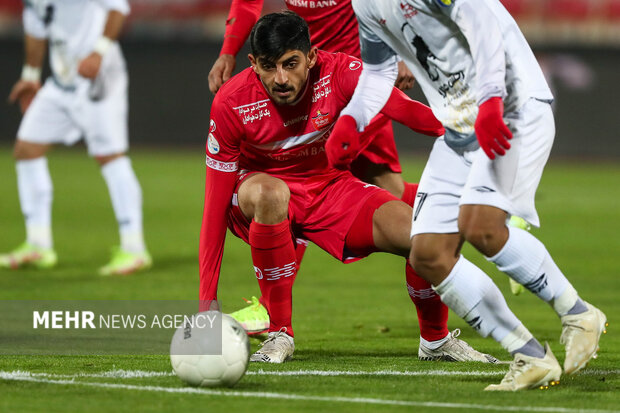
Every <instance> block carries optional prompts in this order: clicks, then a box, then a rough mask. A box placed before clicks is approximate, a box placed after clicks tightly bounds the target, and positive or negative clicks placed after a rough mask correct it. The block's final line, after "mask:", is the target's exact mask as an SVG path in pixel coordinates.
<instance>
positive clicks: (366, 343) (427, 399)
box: [0, 145, 620, 412]
mask: <svg viewBox="0 0 620 413" xmlns="http://www.w3.org/2000/svg"><path fill="white" fill-rule="evenodd" d="M197 146H198V147H200V145H197ZM132 161H133V164H134V167H135V170H136V173H137V175H138V177H139V179H140V182H141V184H142V188H143V192H144V214H145V217H144V220H145V232H146V238H147V242H148V246H149V249H150V252H151V253H152V255H153V258H154V267H153V269H152V270H150V271H148V272H145V273H141V274H137V275H133V276H129V277H117V278H102V277H99V276H97V275H96V270H97V268H98V267H99V266H101V265H103V264H104V263H106V262H107V260H108V258H109V248H110V247H111V246H113V245H115V244H117V243H118V236H117V229H116V222H115V220H114V216H113V213H112V208H111V206H110V201H109V198H108V195H107V189H106V186H105V184H104V181H103V178H102V177H101V175H100V173H99V169H98V167H97V166H96V165H95V163H94V161H93V160H91V159H89V158H88V157H87V156H86V154H85V150H84V149H83V148H73V149H60V148H59V149H56V150H54V151H53V152H52V153H50V155H49V162H50V169H51V174H52V178H53V182H54V188H55V192H54V207H53V222H54V239H55V247H56V250H57V252H58V255H59V260H60V261H59V265H58V267H57V268H55V269H53V270H50V271H46V272H44V271H35V270H22V271H6V270H0V298H1V299H3V300H39V299H41V300H43V299H88V300H133V299H149V300H151V299H152V300H156V299H157V300H160V299H163V300H171V299H175V300H179V299H183V300H191V299H195V298H197V294H198V292H197V288H198V264H197V250H198V233H199V229H200V221H201V213H202V197H203V183H204V168H205V166H204V154H203V152H202V150H201V149H198V150H196V151H195V152H189V151H186V152H182V151H169V150H167V151H164V150H145V149H137V150H134V151H133V152H132ZM403 163H404V165H403V167H404V169H405V171H406V173H405V177H406V178H408V179H409V180H410V181H417V179H418V177H419V175H420V173H421V170H422V168H423V164H424V160H423V159H421V158H415V159H413V158H412V159H406V160H404V162H403ZM0 176H1V177H2V178H0V193H1V194H2V196H1V201H0V234H1V235H0V250H2V251H6V250H10V249H12V248H14V247H15V246H17V245H18V244H19V243H21V242H22V241H23V239H24V229H23V222H22V217H21V213H20V210H19V203H18V198H17V189H16V182H15V168H14V164H13V162H12V160H11V156H10V148H9V147H3V148H0ZM618 182H620V165H618V164H613V163H594V162H587V163H584V162H576V161H573V162H568V161H554V160H552V161H551V162H550V163H549V165H548V167H547V169H546V172H545V174H544V176H543V180H542V182H541V185H540V188H539V191H538V199H537V205H538V210H539V214H540V216H541V218H542V222H543V228H541V229H537V230H534V233H535V234H536V235H537V236H538V237H539V238H540V239H541V240H542V241H543V242H545V244H546V245H547V247H548V248H549V250H550V251H551V253H552V255H553V256H554V258H555V260H556V261H557V263H558V264H559V265H560V267H561V268H562V269H563V270H564V272H565V273H566V274H567V275H568V276H569V278H570V279H571V281H572V282H573V284H574V285H575V287H576V288H577V290H578V291H579V292H580V294H581V296H582V297H583V298H585V299H587V300H589V301H591V302H592V303H594V304H596V305H597V306H599V307H600V308H601V309H602V310H603V311H605V312H606V314H607V316H608V318H609V323H610V327H609V331H608V333H607V334H606V335H605V336H603V338H602V340H601V351H600V352H599V358H598V359H596V360H593V361H592V362H591V363H590V364H589V366H588V367H587V368H586V369H585V370H584V371H583V372H582V373H581V374H578V375H576V376H574V377H565V376H563V377H562V381H561V384H560V385H559V386H556V387H552V388H550V389H548V390H532V391H527V392H518V393H515V394H497V393H487V392H483V391H482V389H483V388H484V387H485V386H486V385H487V384H489V383H492V382H498V381H499V380H500V379H501V377H502V375H503V373H504V372H505V371H506V370H507V366H506V365H494V366H487V365H481V364H476V363H459V364H457V363H434V362H430V363H429V362H420V361H418V360H417V357H416V355H417V346H418V327H417V322H416V317H415V310H414V307H413V305H412V304H411V302H410V301H409V298H408V296H407V291H406V288H405V281H404V271H403V260H402V259H399V258H397V257H394V256H389V255H385V254H375V255H373V256H371V257H369V258H367V259H365V260H362V261H361V262H358V263H354V264H350V265H343V264H341V263H339V262H337V261H336V260H334V259H333V258H331V257H329V256H328V255H327V254H325V253H324V252H322V251H320V250H319V249H318V248H317V247H316V246H310V247H309V249H308V251H307V254H306V257H305V259H304V262H303V264H302V268H301V271H300V273H299V276H298V278H297V282H296V285H295V289H294V297H295V301H294V314H293V323H294V326H295V336H296V343H295V344H296V352H295V356H294V359H293V360H292V361H291V362H288V363H285V364H283V365H275V366H273V365H256V364H252V365H251V366H250V368H249V371H248V374H247V375H246V376H245V377H244V378H243V379H242V380H241V382H239V383H238V384H237V386H235V387H234V388H233V389H219V390H215V391H213V390H203V389H193V388H188V387H186V386H184V385H183V384H182V383H181V382H180V381H179V380H178V379H177V378H176V377H175V376H173V375H171V374H170V372H171V367H170V362H169V358H168V356H166V355H153V356H144V355H142V356H131V355H127V356H0V395H1V396H0V411H3V412H56V411H85V410H88V411H90V412H109V411H134V412H136V411H149V412H152V411H162V412H164V411H198V410H197V409H201V411H224V410H226V411H230V412H233V411H235V412H236V411H239V412H242V411H249V410H250V409H256V411H263V410H264V411H270V412H280V411H283V412H284V411H285V412H296V411H355V412H366V411H368V412H370V411H372V412H375V411H382V412H383V411H431V410H432V411H463V410H467V411H489V410H491V411H544V412H554V411H557V412H573V411H603V412H608V411H614V410H615V411H618V409H619V402H620V380H619V377H618V374H619V372H620V333H618V331H619V330H618V329H617V328H618V322H617V318H618V314H619V311H620V303H619V301H618V292H619V291H618V286H620V281H619V279H618V277H619V276H620V271H619V269H620V265H619V264H618V258H619V255H618V254H619V253H620V236H619V234H620V207H618V201H620V185H619V184H618ZM465 254H466V255H467V256H468V257H469V258H470V259H471V260H472V261H474V262H475V263H476V264H478V265H480V266H481V267H482V268H483V269H485V270H486V271H487V272H488V273H489V274H490V275H491V276H492V277H493V279H494V280H495V281H496V283H497V284H498V285H499V287H500V289H501V290H502V292H503V293H504V294H505V296H506V299H507V301H508V303H509V305H510V306H511V308H512V309H513V311H514V312H515V313H516V314H517V316H518V317H519V318H520V319H521V320H522V321H523V322H524V323H525V325H526V326H528V328H529V329H530V330H531V331H532V332H533V333H534V335H535V336H536V337H537V338H538V339H539V340H541V341H549V343H550V344H551V347H552V349H553V351H554V353H555V354H556V356H557V357H558V359H559V360H560V361H562V360H563V358H564V354H563V348H562V346H561V345H560V344H559V341H558V340H559V335H560V324H559V321H558V319H557V317H556V316H555V315H554V314H553V312H552V311H551V309H550V308H548V306H547V305H546V304H544V303H542V302H540V301H539V300H537V299H536V298H535V297H534V296H533V295H531V294H530V293H527V292H526V293H524V294H522V295H521V296H518V297H515V296H512V295H511V293H510V289H509V284H508V281H507V278H506V277H505V276H504V275H502V274H500V273H498V272H497V271H496V270H495V269H494V268H493V266H491V265H490V264H489V263H487V262H486V261H485V260H484V259H483V258H482V257H481V256H480V254H478V253H476V252H475V251H474V250H472V249H471V248H466V249H465ZM220 292H221V293H220V300H221V301H222V303H223V307H224V311H233V310H236V309H237V308H239V307H240V306H242V305H243V302H242V301H241V297H249V296H251V295H257V294H258V285H257V283H256V281H255V279H254V274H253V272H252V267H251V261H250V254H249V248H248V247H247V246H246V245H245V244H243V243H242V242H240V241H239V240H237V239H235V238H234V237H229V238H228V242H227V245H226V251H225V257H224V264H223V272H222V278H221V281H220ZM1 318H2V315H1V314H0V319H1ZM449 325H450V328H461V329H462V334H461V338H464V339H465V340H467V341H468V342H470V343H471V344H472V345H473V346H475V347H476V348H477V349H479V350H481V351H484V352H488V353H491V354H493V355H495V356H497V357H499V358H500V359H503V360H506V359H508V357H507V355H506V354H505V352H504V351H503V350H502V349H501V348H500V347H499V345H498V344H496V343H495V342H494V341H493V340H492V339H490V338H489V339H483V338H481V337H479V336H478V335H477V334H476V333H475V332H474V331H472V330H471V329H470V328H469V327H468V326H467V325H466V324H465V323H464V322H463V321H461V320H460V319H459V318H458V317H456V316H455V315H454V314H451V316H450V320H449ZM0 340H2V331H1V329H0ZM257 345H258V342H256V341H252V346H253V349H255V348H256V347H257ZM18 370H19V371H24V372H31V373H33V375H32V376H31V377H32V378H33V381H15V380H10V378H11V377H13V376H12V375H11V374H12V373H11V372H15V371H18ZM123 371H124V372H125V373H123ZM127 372H130V373H131V372H133V374H134V376H137V377H130V373H127ZM286 372H289V373H286ZM291 372H297V373H296V374H295V375H293V374H292V373H291ZM380 372H383V373H380Z"/></svg>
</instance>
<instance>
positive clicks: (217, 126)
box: [207, 51, 361, 177]
mask: <svg viewBox="0 0 620 413" xmlns="http://www.w3.org/2000/svg"><path fill="white" fill-rule="evenodd" d="M360 72H361V62H360V61H359V60H357V59H354V58H352V57H350V56H348V55H345V54H342V53H337V54H331V53H326V52H323V51H319V52H318V57H317V63H316V65H315V66H314V67H313V68H312V69H311V70H310V73H309V75H308V81H307V83H306V89H305V91H304V92H301V93H303V96H302V97H301V99H300V100H299V101H298V102H297V103H296V104H295V105H277V104H275V103H274V102H273V101H272V100H271V99H270V98H269V95H268V93H267V91H266V90H265V88H264V86H263V84H262V83H261V80H260V78H259V77H258V75H256V74H255V73H254V71H253V70H252V68H248V69H245V70H244V71H242V72H241V73H239V75H237V76H235V77H234V78H233V79H231V80H230V81H229V82H227V83H226V84H225V85H224V86H223V87H222V89H221V91H220V92H218V93H217V95H216V96H215V99H214V101H213V106H212V109H211V129H212V130H211V132H210V134H209V137H208V140H207V158H208V161H207V166H209V167H211V168H214V169H220V170H229V169H228V168H233V167H232V165H233V164H236V163H238V169H248V170H251V171H260V172H266V173H270V174H287V175H295V176H299V177H303V176H314V175H317V174H322V173H326V172H327V171H329V168H328V165H327V157H326V156H325V149H324V146H325V141H326V140H327V137H328V136H329V131H330V129H331V127H332V125H333V124H334V122H335V121H336V119H337V118H338V116H339V114H340V111H341V110H342V109H343V108H344V107H345V106H346V105H347V103H348V102H349V100H350V98H351V96H352V94H353V91H354V90H355V86H356V84H357V81H358V78H359V75H360ZM222 165H227V166H225V167H223V169H222ZM229 165H231V166H229ZM233 169H237V168H236V167H234V168H233Z"/></svg>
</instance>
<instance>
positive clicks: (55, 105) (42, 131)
mask: <svg viewBox="0 0 620 413" xmlns="http://www.w3.org/2000/svg"><path fill="white" fill-rule="evenodd" d="M72 98H73V95H72V94H71V93H69V92H63V91H61V90H59V89H58V87H57V86H55V85H54V84H53V83H51V82H50V81H48V82H46V83H45V85H44V86H43V88H41V90H40V91H39V92H38V93H37V95H36V96H35V98H34V100H33V101H32V104H31V105H30V107H29V108H28V110H27V111H26V113H25V114H24V117H23V118H22V121H21V123H20V125H19V129H18V131H17V139H18V140H20V141H23V142H30V143H34V144H38V145H49V144H53V143H65V144H71V143H74V142H75V141H77V140H78V139H79V138H80V135H81V133H80V130H79V128H78V127H77V125H76V124H75V122H74V121H73V119H72V118H71V116H69V114H68V113H67V110H66V105H67V103H68V102H69V101H71V100H72Z"/></svg>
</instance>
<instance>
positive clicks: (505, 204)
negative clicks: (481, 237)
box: [411, 99, 555, 237]
mask: <svg viewBox="0 0 620 413" xmlns="http://www.w3.org/2000/svg"><path fill="white" fill-rule="evenodd" d="M504 119H505V121H506V123H507V124H508V126H509V128H510V130H511V131H512V133H513V138H512V139H511V140H510V144H511V148H510V149H509V150H508V151H506V155H504V156H496V158H495V160H490V159H489V158H488V157H487V156H486V154H485V153H484V152H483V151H482V149H477V150H475V151H470V152H465V153H464V154H462V155H460V154H458V153H456V152H455V151H453V150H452V149H450V148H449V147H448V146H447V145H446V143H445V142H444V139H443V138H438V139H437V141H436V142H435V145H434V146H433V150H432V151H431V154H430V157H429V160H428V162H427V164H426V167H425V168H424V172H423V173H422V178H421V179H420V185H419V187H418V194H417V197H416V200H415V204H414V206H413V220H412V226H411V236H412V237H413V236H414V235H416V234H423V233H434V234H451V233H456V232H458V215H459V208H460V206H461V205H467V204H474V205H491V206H494V207H497V208H500V209H502V210H504V211H506V212H507V213H508V214H509V215H516V216H519V217H521V218H523V219H525V220H526V221H528V222H529V223H530V224H532V225H534V226H537V227H538V226H540V221H539V219H538V213H537V212H536V206H535V204H534V196H535V194H536V189H537V188H538V184H539V183H540V178H541V176H542V172H543V169H544V167H545V164H546V163H547V159H548V158H549V153H550V152H551V146H552V145H553V139H554V136H555V123H554V119H553V113H552V111H551V105H550V104H549V103H545V102H541V101H538V100H535V99H530V100H528V101H527V102H526V103H525V104H524V105H523V107H522V108H521V109H520V110H519V111H518V112H514V113H507V114H506V115H505V116H504Z"/></svg>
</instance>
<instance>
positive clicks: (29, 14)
mask: <svg viewBox="0 0 620 413" xmlns="http://www.w3.org/2000/svg"><path fill="white" fill-rule="evenodd" d="M22 17H23V22H24V31H25V32H26V34H27V35H29V36H32V37H36V38H38V39H44V38H46V37H47V29H46V28H45V24H44V23H43V20H41V18H40V17H39V16H38V15H37V13H36V12H35V10H34V8H33V6H32V5H31V3H30V2H25V3H24V12H23V15H22Z"/></svg>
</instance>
